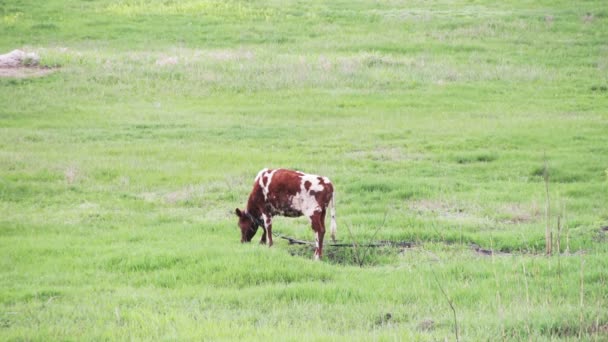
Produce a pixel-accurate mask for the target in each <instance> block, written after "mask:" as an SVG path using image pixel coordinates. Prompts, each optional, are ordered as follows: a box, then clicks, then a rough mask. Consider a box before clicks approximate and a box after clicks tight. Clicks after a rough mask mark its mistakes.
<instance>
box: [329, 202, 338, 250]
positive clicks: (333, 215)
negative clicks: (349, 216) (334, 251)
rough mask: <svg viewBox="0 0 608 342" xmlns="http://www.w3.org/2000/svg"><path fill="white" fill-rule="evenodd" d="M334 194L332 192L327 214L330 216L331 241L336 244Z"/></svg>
mask: <svg viewBox="0 0 608 342" xmlns="http://www.w3.org/2000/svg"><path fill="white" fill-rule="evenodd" d="M335 199H336V193H335V192H334V193H333V194H332V196H331V202H330V203H329V213H330V215H331V240H332V241H333V242H336V231H337V228H338V227H337V226H336V202H335Z"/></svg>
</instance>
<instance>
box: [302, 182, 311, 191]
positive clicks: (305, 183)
mask: <svg viewBox="0 0 608 342" xmlns="http://www.w3.org/2000/svg"><path fill="white" fill-rule="evenodd" d="M311 185H312V183H311V182H309V181H306V182H304V189H306V191H308V190H309V189H310V186H311Z"/></svg>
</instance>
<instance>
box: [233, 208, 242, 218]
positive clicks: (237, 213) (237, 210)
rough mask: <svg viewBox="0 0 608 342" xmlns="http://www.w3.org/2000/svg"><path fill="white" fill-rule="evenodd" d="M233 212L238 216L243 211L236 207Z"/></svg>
mask: <svg viewBox="0 0 608 342" xmlns="http://www.w3.org/2000/svg"><path fill="white" fill-rule="evenodd" d="M234 212H235V214H236V216H238V217H241V216H243V212H242V211H241V209H239V208H236V210H235V211H234Z"/></svg>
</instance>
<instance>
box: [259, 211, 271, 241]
mask: <svg viewBox="0 0 608 342" xmlns="http://www.w3.org/2000/svg"><path fill="white" fill-rule="evenodd" d="M262 220H264V235H262V239H264V243H266V241H268V247H272V217H271V216H270V215H266V214H262ZM260 242H261V241H260Z"/></svg>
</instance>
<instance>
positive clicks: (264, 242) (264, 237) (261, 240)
mask: <svg viewBox="0 0 608 342" xmlns="http://www.w3.org/2000/svg"><path fill="white" fill-rule="evenodd" d="M262 230H263V231H264V232H263V233H262V238H261V239H260V245H265V244H266V227H262Z"/></svg>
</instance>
